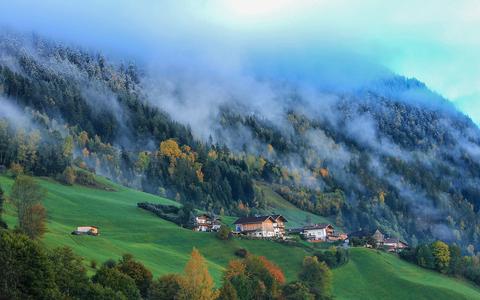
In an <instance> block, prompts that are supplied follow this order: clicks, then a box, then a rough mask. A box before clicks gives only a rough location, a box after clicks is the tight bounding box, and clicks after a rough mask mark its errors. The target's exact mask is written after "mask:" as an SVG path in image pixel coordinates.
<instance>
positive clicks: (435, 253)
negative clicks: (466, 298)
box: [400, 241, 480, 285]
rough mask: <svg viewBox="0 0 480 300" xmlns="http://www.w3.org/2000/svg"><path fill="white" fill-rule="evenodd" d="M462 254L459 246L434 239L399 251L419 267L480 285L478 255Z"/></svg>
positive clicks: (479, 259) (471, 249)
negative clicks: (431, 241)
mask: <svg viewBox="0 0 480 300" xmlns="http://www.w3.org/2000/svg"><path fill="white" fill-rule="evenodd" d="M468 251H471V252H472V253H470V254H471V255H468V256H463V255H462V250H461V249H460V247H458V246H456V245H452V244H447V243H444V242H442V241H435V242H433V243H431V244H420V245H418V246H417V247H413V248H411V249H407V250H404V251H402V252H400V257H401V258H403V259H405V260H407V261H409V262H411V263H414V264H416V265H418V266H420V267H423V268H426V269H430V270H436V271H437V272H440V273H442V274H447V275H450V276H455V277H463V278H465V279H468V280H470V281H472V282H474V283H475V284H477V285H480V257H479V256H478V254H477V255H473V247H470V248H469V249H468Z"/></svg>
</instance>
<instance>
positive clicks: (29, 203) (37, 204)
mask: <svg viewBox="0 0 480 300" xmlns="http://www.w3.org/2000/svg"><path fill="white" fill-rule="evenodd" d="M45 196H46V191H45V190H44V189H43V188H41V187H40V185H38V183H37V182H35V180H34V179H33V178H32V177H28V176H19V177H17V179H16V180H15V183H14V184H13V187H12V193H11V199H12V202H13V204H14V205H15V207H16V208H17V214H18V227H19V228H20V230H22V231H23V232H25V233H26V234H27V235H28V236H29V237H30V238H37V237H40V236H41V235H42V234H43V233H44V232H45V219H46V212H45V208H44V207H43V206H42V205H41V201H42V200H43V199H44V198H45Z"/></svg>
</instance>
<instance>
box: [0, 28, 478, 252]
mask: <svg viewBox="0 0 480 300" xmlns="http://www.w3.org/2000/svg"><path fill="white" fill-rule="evenodd" d="M139 69H141V66H136V65H133V64H127V65H123V66H120V65H116V64H112V63H109V61H108V60H107V59H106V58H104V57H102V56H101V55H95V54H90V53H87V52H83V51H81V50H78V49H75V48H72V47H65V46H61V45H59V44H56V43H53V42H49V41H45V40H43V39H41V38H37V37H35V38H24V37H17V36H15V35H10V36H9V38H2V40H1V42H0V92H1V93H0V94H3V96H4V97H5V98H6V99H7V100H8V101H9V102H12V103H15V104H16V105H17V106H19V107H21V108H25V107H29V108H31V109H33V110H35V111H38V112H39V113H41V114H45V115H47V116H49V117H50V118H52V119H58V120H61V122H63V123H65V124H68V125H69V126H72V127H76V128H77V129H75V130H77V133H79V132H80V131H82V130H84V131H86V132H87V133H88V134H89V136H90V137H91V138H92V140H93V137H94V136H95V135H97V136H98V137H99V138H100V139H101V141H102V142H103V143H108V144H109V145H111V146H112V147H113V148H112V150H109V151H112V153H110V154H109V155H111V156H112V157H114V158H113V160H114V161H115V167H112V168H103V172H106V171H105V170H106V169H108V170H109V171H108V174H105V175H107V176H109V177H111V178H113V179H116V180H117V181H119V182H122V183H124V184H130V185H131V184H136V187H137V188H140V189H143V190H145V191H148V192H151V193H158V192H159V188H165V189H166V190H167V191H166V192H167V193H168V195H169V196H170V197H172V198H174V197H177V195H178V199H179V200H180V201H191V202H193V203H194V204H195V205H196V206H198V207H201V208H206V209H208V210H214V211H215V210H216V211H218V210H220V209H221V208H225V209H227V210H230V211H235V212H238V213H248V211H250V212H252V211H254V210H255V209H261V208H262V207H263V206H264V205H265V204H264V203H262V201H263V199H262V196H261V193H260V192H259V191H257V190H255V187H254V184H253V180H260V181H263V182H266V183H267V184H269V185H271V186H272V187H273V188H275V191H277V192H278V193H279V194H280V195H282V197H284V198H285V199H287V200H289V201H291V202H292V203H294V204H295V205H297V206H298V207H300V208H302V209H304V210H308V211H311V212H314V213H317V214H320V215H324V216H328V217H330V218H333V219H336V221H337V223H338V224H339V225H343V226H344V227H345V228H347V229H350V230H352V231H353V230H358V229H361V228H362V229H363V228H365V229H374V228H380V229H381V230H382V231H384V232H386V233H388V234H389V235H391V236H398V237H402V238H404V239H406V240H407V241H408V242H410V243H412V244H415V243H416V242H417V241H427V240H432V239H444V240H447V241H449V242H456V243H458V244H459V245H461V246H462V247H464V248H466V247H467V246H468V245H470V244H472V245H474V246H475V247H477V246H480V236H479V234H480V218H478V212H479V209H480V130H479V128H478V127H477V126H476V125H475V124H474V123H473V122H472V121H471V120H470V119H469V118H468V117H466V116H464V115H463V114H461V113H460V112H458V111H456V110H455V109H454V107H453V105H451V104H450V103H449V102H447V101H446V100H445V99H443V98H442V97H441V96H439V95H437V94H435V93H433V92H431V91H429V90H428V89H427V87H426V86H425V85H424V84H423V83H421V82H419V81H417V80H415V79H406V78H403V77H400V76H393V75H392V76H391V77H388V78H386V79H384V80H381V81H378V82H377V83H375V84H372V85H368V86H364V87H363V88H361V89H357V90H355V91H351V90H350V91H345V92H335V93H332V92H331V91H322V90H321V89H318V88H316V87H303V86H297V85H295V84H292V85H283V86H281V87H279V86H278V84H277V83H275V82H268V79H265V78H264V79H262V80H261V81H253V80H250V79H248V80H246V79H244V78H241V79H242V80H243V81H244V82H248V85H247V83H238V84H237V83H228V84H227V85H226V86H225V85H222V84H223V82H218V83H216V82H212V81H209V80H208V78H207V79H205V78H196V77H195V76H193V78H189V79H186V80H183V78H182V77H181V76H179V77H178V78H177V77H175V76H173V77H172V78H168V77H160V78H150V77H149V76H150V74H148V72H143V71H139ZM347 75H348V74H346V76H347ZM165 76H166V75H165ZM179 78H180V79H179ZM227 79H228V78H227ZM227 79H226V80H227ZM239 81H240V80H239ZM251 81H252V82H251ZM230 84H231V85H230ZM241 84H244V85H241ZM153 87H155V88H153ZM251 91H255V93H254V92H251ZM200 133H201V134H200ZM206 136H208V137H210V138H206ZM170 138H175V139H176V140H177V142H178V144H179V145H188V146H189V147H191V148H192V151H193V152H192V153H194V154H192V155H193V156H194V157H195V162H196V163H199V164H200V166H199V165H195V164H194V163H191V164H190V163H189V162H188V159H185V162H183V158H178V160H177V162H178V163H177V164H174V165H175V170H174V171H171V169H169V160H168V158H167V157H163V156H160V155H156V154H155V151H157V148H158V146H159V145H160V143H161V142H162V141H165V140H168V139H170ZM86 148H87V150H89V151H91V152H95V151H98V153H100V152H101V151H102V150H101V149H99V148H101V147H97V148H95V147H93V146H92V147H90V146H86ZM94 148H95V149H96V150H95V149H94ZM102 149H103V150H105V149H104V148H102ZM78 150H79V151H80V150H82V149H78ZM143 151H147V152H149V153H151V154H149V156H148V158H149V160H148V162H147V165H146V166H145V169H143V170H141V172H140V169H139V168H138V166H139V164H138V161H139V153H142V152H143ZM182 151H183V152H182V153H185V155H187V156H188V151H187V150H182ZM182 155H183V154H182ZM75 156H76V157H77V158H80V159H81V158H82V155H81V154H80V153H79V152H77V154H76V155H75ZM98 157H101V156H100V155H98ZM102 157H103V156H102ZM105 157H107V156H105ZM105 160H106V158H105ZM102 161H103V160H102ZM180 161H182V162H181V163H180ZM170 162H171V161H170ZM89 164H90V166H91V167H95V166H96V164H95V163H94V162H93V160H92V162H91V163H89ZM106 164H107V163H106ZM111 164H113V163H111ZM180 168H181V171H180ZM98 171H100V170H98ZM198 171H200V173H201V174H202V176H204V177H201V176H200V173H199V172H198ZM172 172H173V173H172ZM200 177H201V178H200ZM186 178H188V179H186ZM217 187H218V188H217ZM225 191H227V192H225ZM209 195H210V198H209ZM245 207H247V208H245Z"/></svg>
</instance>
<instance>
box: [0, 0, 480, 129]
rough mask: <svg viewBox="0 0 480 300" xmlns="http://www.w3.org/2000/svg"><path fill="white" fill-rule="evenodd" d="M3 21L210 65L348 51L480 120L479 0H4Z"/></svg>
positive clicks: (123, 52)
mask: <svg viewBox="0 0 480 300" xmlns="http://www.w3.org/2000/svg"><path fill="white" fill-rule="evenodd" d="M0 25H7V26H10V27H12V28H14V29H20V30H35V31H37V32H39V33H41V34H45V35H47V36H52V37H54V38H61V39H65V40H68V41H71V42H74V43H77V44H82V45H85V46H87V47H92V48H94V49H100V50H102V51H104V52H106V53H107V54H110V55H116V56H118V57H122V56H126V57H129V58H136V59H143V60H154V59H155V60H165V61H169V62H170V63H172V64H173V63H175V62H180V63H184V62H185V61H186V60H188V62H189V63H190V64H193V65H195V64H198V65H201V66H203V67H205V66H212V67H211V70H208V69H207V70H206V72H208V71H215V72H220V73H221V72H222V71H223V69H224V70H230V69H232V68H233V69H236V68H241V66H242V65H243V64H244V63H245V58H246V57H251V56H255V55H260V56H262V57H265V56H271V58H272V62H273V63H274V62H275V59H276V57H281V58H282V59H285V57H297V58H298V57H303V58H305V57H306V58H311V57H314V56H315V55H317V54H318V53H325V52H328V53H337V52H338V53H343V54H346V53H348V55H352V56H355V57H361V58H362V59H364V60H366V61H369V62H373V63H379V64H381V65H383V66H386V67H387V68H389V69H391V70H393V71H394V72H397V73H399V74H402V75H405V76H407V77H416V78H418V79H419V80H421V81H423V82H425V83H426V84H427V85H428V86H429V87H430V88H432V89H433V90H435V91H437V92H439V93H440V94H442V95H444V96H445V97H447V98H448V99H450V100H452V101H454V102H455V103H456V104H457V106H458V107H459V108H460V109H461V110H463V111H464V112H465V113H467V114H468V115H469V116H471V117H472V119H474V120H475V121H476V122H477V123H480V1H478V0H463V1H462V0H451V1H447V0H435V1H433V0H424V1H414V0H402V1H385V0H362V1H360V0H350V1H347V0H330V1H326V0H304V1H302V0H232V1H228V0H224V1H221V0H197V1H181V0H174V1H172V0H169V1H153V0H151V1H148V0H131V1H123V0H95V1H94V0H67V1H66V0H44V1H34V0H31V1H24V0H15V1H12V0H0ZM319 57H323V58H325V57H328V56H321V55H319ZM210 62H212V64H210ZM213 62H214V63H213ZM218 62H221V63H218ZM295 62H296V63H297V64H302V63H305V64H308V59H305V60H302V59H300V60H296V61H295ZM213 66H214V67H213ZM213 69H215V70H213Z"/></svg>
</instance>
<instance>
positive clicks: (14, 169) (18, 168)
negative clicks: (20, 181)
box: [10, 163, 23, 178]
mask: <svg viewBox="0 0 480 300" xmlns="http://www.w3.org/2000/svg"><path fill="white" fill-rule="evenodd" d="M10 173H11V174H12V177H13V178H17V177H18V176H20V175H22V174H23V166H22V165H21V164H17V163H12V164H11V165H10Z"/></svg>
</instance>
